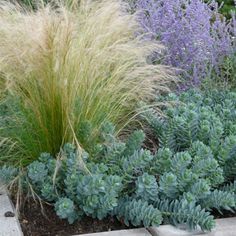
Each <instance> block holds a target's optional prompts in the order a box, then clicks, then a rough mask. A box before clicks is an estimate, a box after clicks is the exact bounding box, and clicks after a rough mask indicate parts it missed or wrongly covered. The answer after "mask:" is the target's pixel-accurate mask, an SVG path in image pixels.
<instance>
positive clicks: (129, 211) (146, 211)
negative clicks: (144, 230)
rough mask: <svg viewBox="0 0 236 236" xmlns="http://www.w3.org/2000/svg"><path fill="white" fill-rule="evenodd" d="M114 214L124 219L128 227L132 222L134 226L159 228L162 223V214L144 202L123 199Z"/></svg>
mask: <svg viewBox="0 0 236 236" xmlns="http://www.w3.org/2000/svg"><path fill="white" fill-rule="evenodd" d="M112 214H114V215H116V216H117V217H118V219H123V220H124V222H125V224H126V225H129V222H130V223H131V224H132V225H134V226H139V225H144V226H145V227H147V226H151V225H152V226H158V225H160V224H161V222H162V214H161V212H160V211H159V210H158V209H157V208H155V207H153V205H149V204H148V202H146V201H143V200H135V199H126V198H125V199H121V200H120V201H119V204H118V206H117V207H116V208H115V209H114V211H113V213H112Z"/></svg>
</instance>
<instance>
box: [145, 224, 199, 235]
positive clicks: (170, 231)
mask: <svg viewBox="0 0 236 236" xmlns="http://www.w3.org/2000/svg"><path fill="white" fill-rule="evenodd" d="M148 230H149V232H150V233H151V234H152V236H192V235H198V234H200V233H201V230H200V229H199V230H195V231H191V232H190V231H188V230H183V229H179V228H177V227H174V226H172V225H161V226H159V227H151V228H149V229H148Z"/></svg>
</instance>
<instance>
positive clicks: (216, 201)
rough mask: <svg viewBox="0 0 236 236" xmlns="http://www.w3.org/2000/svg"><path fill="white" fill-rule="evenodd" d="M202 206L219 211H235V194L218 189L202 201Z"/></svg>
mask: <svg viewBox="0 0 236 236" xmlns="http://www.w3.org/2000/svg"><path fill="white" fill-rule="evenodd" d="M201 205H202V206H203V207H204V208H206V209H217V210H218V211H220V210H222V209H225V210H228V211H232V209H234V208H235V206H236V205H235V194H234V193H231V192H228V191H226V192H224V191H220V190H217V189H216V190H214V191H213V192H211V193H210V194H208V195H207V197H206V198H205V199H203V200H202V202H201Z"/></svg>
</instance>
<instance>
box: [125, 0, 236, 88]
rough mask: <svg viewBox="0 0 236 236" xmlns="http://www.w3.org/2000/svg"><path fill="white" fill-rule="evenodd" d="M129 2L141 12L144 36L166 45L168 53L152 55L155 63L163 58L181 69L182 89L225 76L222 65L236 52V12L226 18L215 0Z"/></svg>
mask: <svg viewBox="0 0 236 236" xmlns="http://www.w3.org/2000/svg"><path fill="white" fill-rule="evenodd" d="M126 1H128V2H130V8H131V11H137V12H139V14H138V15H139V16H138V21H139V23H140V25H141V26H142V28H143V29H144V31H145V32H146V35H145V38H146V39H150V40H154V41H155V40H160V41H161V42H162V43H163V45H165V46H166V52H165V53H166V56H165V57H163V56H162V57H160V55H159V53H156V54H153V58H152V59H153V62H154V63H155V62H156V61H160V60H162V61H163V62H164V63H166V64H168V65H172V66H174V67H176V68H179V69H181V70H179V71H177V74H179V77H181V78H183V79H184V81H183V86H182V87H183V89H185V88H188V87H190V86H198V85H200V83H201V82H202V80H204V79H206V78H209V77H215V76H217V77H219V76H220V77H221V80H223V79H224V74H223V73H222V69H221V68H222V65H223V64H224V61H225V59H226V58H228V57H230V58H231V57H232V55H233V54H235V52H236V47H235V42H236V41H235V36H236V35H235V30H236V24H235V16H234V15H233V16H232V18H231V19H230V20H229V21H228V20H226V18H225V17H224V16H223V15H221V14H220V13H219V6H218V3H217V2H216V1H214V0H212V1H208V3H206V2H204V1H202V0H190V1H189V0H168V1H156V0H132V1H130V0H126ZM157 51H158V50H157Z"/></svg>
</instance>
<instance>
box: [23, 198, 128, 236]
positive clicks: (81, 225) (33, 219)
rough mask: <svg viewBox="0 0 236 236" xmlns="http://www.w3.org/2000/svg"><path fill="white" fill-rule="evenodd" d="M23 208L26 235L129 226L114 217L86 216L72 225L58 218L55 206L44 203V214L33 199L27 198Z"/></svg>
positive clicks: (55, 235) (61, 235) (56, 235)
mask: <svg viewBox="0 0 236 236" xmlns="http://www.w3.org/2000/svg"><path fill="white" fill-rule="evenodd" d="M21 208H22V209H21V211H20V212H21V215H20V218H19V220H20V224H21V228H22V231H23V233H24V236H48V235H53V236H67V235H73V234H86V233H93V232H104V231H111V230H120V229H127V226H125V225H124V224H122V223H121V222H120V221H118V220H117V219H116V218H112V217H109V218H107V219H104V220H102V221H99V220H97V219H92V218H90V217H84V218H83V219H82V220H81V221H77V222H76V223H74V224H73V225H70V224H69V223H68V222H67V221H66V220H61V219H59V218H58V216H57V215H56V214H55V212H54V209H53V206H50V205H46V204H44V205H43V209H44V215H43V214H42V211H41V207H40V204H39V203H36V202H35V201H33V200H27V201H26V202H25V203H24V204H23V205H22V207H21Z"/></svg>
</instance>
